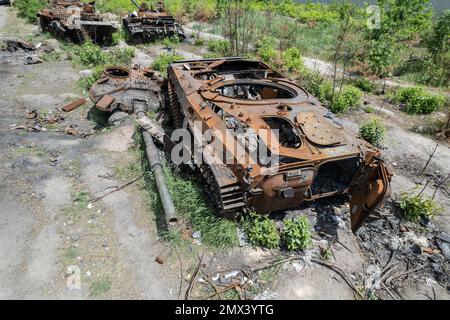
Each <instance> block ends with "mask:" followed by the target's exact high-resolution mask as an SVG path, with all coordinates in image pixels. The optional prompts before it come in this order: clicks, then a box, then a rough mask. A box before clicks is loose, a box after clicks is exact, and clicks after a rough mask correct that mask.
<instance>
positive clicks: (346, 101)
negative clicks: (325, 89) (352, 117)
mask: <svg viewBox="0 0 450 320" xmlns="http://www.w3.org/2000/svg"><path fill="white" fill-rule="evenodd" d="M361 97H362V92H361V90H359V89H358V88H356V87H354V86H345V87H344V88H343V89H342V91H341V92H339V94H338V95H337V97H336V99H335V100H334V102H333V104H332V105H331V107H330V110H331V111H332V112H334V113H342V112H347V111H348V110H350V108H354V107H356V106H358V105H359V103H360V101H361Z"/></svg>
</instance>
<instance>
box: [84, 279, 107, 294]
mask: <svg viewBox="0 0 450 320" xmlns="http://www.w3.org/2000/svg"><path fill="white" fill-rule="evenodd" d="M109 290H111V281H110V280H109V279H104V280H100V281H97V282H94V283H92V284H91V286H90V288H89V295H90V296H91V297H98V296H101V295H104V294H105V293H107V292H108V291H109Z"/></svg>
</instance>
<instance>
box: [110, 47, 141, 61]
mask: <svg viewBox="0 0 450 320" xmlns="http://www.w3.org/2000/svg"><path fill="white" fill-rule="evenodd" d="M134 55H135V50H134V48H132V47H128V48H125V49H115V50H114V51H111V52H109V53H108V55H107V63H108V64H114V65H123V66H129V65H130V64H131V62H132V61H133V58H134Z"/></svg>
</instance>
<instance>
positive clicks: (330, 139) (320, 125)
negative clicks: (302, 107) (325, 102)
mask: <svg viewBox="0 0 450 320" xmlns="http://www.w3.org/2000/svg"><path fill="white" fill-rule="evenodd" d="M295 122H296V123H297V124H298V125H299V126H300V128H301V129H302V131H303V132H304V134H305V135H306V137H307V138H308V139H309V140H310V141H311V142H313V143H315V144H317V145H321V146H331V145H336V144H340V143H342V142H344V139H345V138H344V136H343V135H342V134H341V132H340V131H339V130H338V129H336V127H335V126H334V125H333V124H332V123H331V121H330V120H328V119H326V118H325V117H323V116H322V115H321V114H320V113H318V112H315V111H302V112H299V113H298V114H297V116H296V117H295Z"/></svg>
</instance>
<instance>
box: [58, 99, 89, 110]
mask: <svg viewBox="0 0 450 320" xmlns="http://www.w3.org/2000/svg"><path fill="white" fill-rule="evenodd" d="M85 103H86V99H84V98H81V99H78V100H76V101H74V102H71V103H69V104H68V105H66V106H64V107H63V108H62V110H63V111H64V112H70V111H72V110H74V109H76V108H78V107H81V106H82V105H84V104H85Z"/></svg>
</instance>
